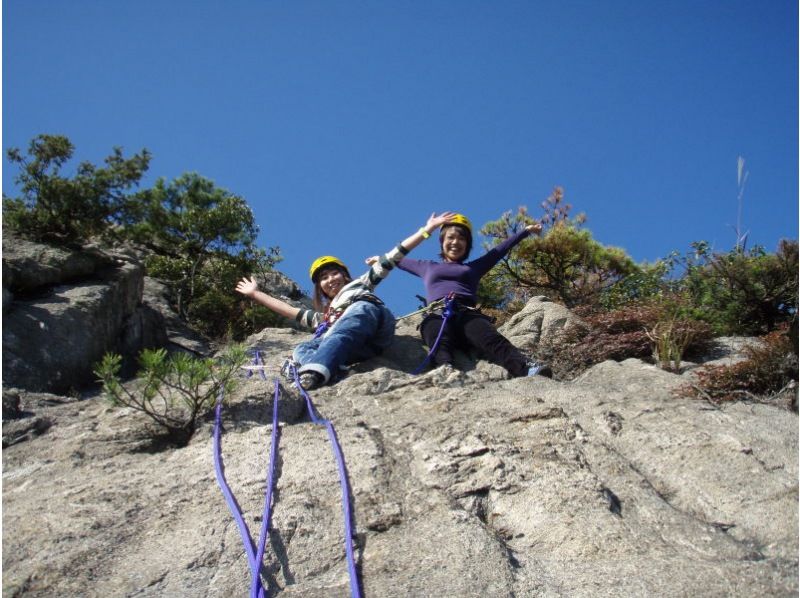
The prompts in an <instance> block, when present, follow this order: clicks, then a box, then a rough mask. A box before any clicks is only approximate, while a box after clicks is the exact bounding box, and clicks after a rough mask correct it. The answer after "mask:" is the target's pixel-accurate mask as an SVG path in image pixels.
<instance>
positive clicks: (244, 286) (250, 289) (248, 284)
mask: <svg viewBox="0 0 800 598" xmlns="http://www.w3.org/2000/svg"><path fill="white" fill-rule="evenodd" d="M257 290H258V283H257V282H256V281H255V280H254V279H252V278H250V279H249V280H248V279H247V277H245V278H242V279H241V280H240V281H239V283H238V284H237V285H236V291H237V292H239V293H241V294H242V295H245V296H246V297H250V296H252V295H253V293H255V292H256V291H257Z"/></svg>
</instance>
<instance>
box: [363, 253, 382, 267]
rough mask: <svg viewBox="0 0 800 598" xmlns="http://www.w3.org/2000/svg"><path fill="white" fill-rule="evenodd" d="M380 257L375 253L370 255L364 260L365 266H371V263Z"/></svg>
mask: <svg viewBox="0 0 800 598" xmlns="http://www.w3.org/2000/svg"><path fill="white" fill-rule="evenodd" d="M378 259H380V258H379V257H378V256H377V255H373V256H372V257H368V258H367V259H365V260H364V261H365V262H366V263H367V266H371V265H372V264H374V263H376V262H377V261H378Z"/></svg>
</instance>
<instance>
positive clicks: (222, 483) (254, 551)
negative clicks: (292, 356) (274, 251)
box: [214, 351, 280, 598]
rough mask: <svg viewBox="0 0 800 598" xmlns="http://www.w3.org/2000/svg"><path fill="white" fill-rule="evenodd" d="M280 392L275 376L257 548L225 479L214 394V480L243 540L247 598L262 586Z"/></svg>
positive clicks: (258, 595) (255, 597)
mask: <svg viewBox="0 0 800 598" xmlns="http://www.w3.org/2000/svg"><path fill="white" fill-rule="evenodd" d="M253 363H254V364H255V365H260V366H263V365H264V362H263V360H262V359H261V355H260V354H259V353H258V351H256V354H255V358H254V359H253ZM259 371H260V373H261V377H262V379H264V380H266V376H265V375H264V370H263V369H261V370H259ZM251 375H252V372H248V377H249V376H251ZM279 395H280V385H279V384H278V380H277V379H275V394H274V396H273V401H272V439H271V447H270V458H269V463H270V464H269V471H268V474H267V489H266V498H265V500H264V514H263V519H262V525H261V532H260V534H259V537H258V544H257V548H256V547H255V546H254V545H253V540H252V537H251V536H250V530H249V529H248V527H247V523H246V522H245V520H244V517H243V516H242V510H241V508H240V507H239V504H238V503H237V502H236V497H235V496H234V495H233V492H232V491H231V488H230V486H229V485H228V482H227V481H226V479H225V469H224V466H223V463H222V448H221V441H220V437H221V429H222V398H223V390H222V389H220V392H219V395H218V397H217V406H216V410H215V418H214V470H215V472H216V475H217V483H218V484H219V487H220V489H221V490H222V494H223V495H224V496H225V500H226V502H227V503H228V508H229V509H230V511H231V514H232V515H233V518H234V520H235V521H236V525H237V526H238V527H239V535H240V536H241V538H242V543H243V544H244V549H245V552H246V553H247V563H248V565H249V567H250V574H251V577H252V582H251V585H250V596H251V598H264V596H265V593H264V587H263V586H262V584H261V562H262V561H263V559H264V551H265V548H266V544H267V537H268V535H269V524H270V518H271V507H272V489H273V486H274V472H275V456H276V453H277V447H278V398H279Z"/></svg>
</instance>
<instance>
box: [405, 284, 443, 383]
mask: <svg viewBox="0 0 800 598" xmlns="http://www.w3.org/2000/svg"><path fill="white" fill-rule="evenodd" d="M451 315H453V296H452V294H450V295H448V296H447V298H446V299H445V300H444V310H442V325H441V327H440V328H439V334H437V335H436V340H435V341H434V342H433V346H432V347H431V350H430V351H428V354H427V355H426V356H425V359H424V360H423V361H422V363H421V364H419V365H418V366H417V369H415V370H414V371H413V372H411V374H412V375H413V376H416V375H417V374H419V373H420V372H421V371H422V370H423V369H424V368H425V366H426V365H427V364H428V362H429V361H430V359H431V357H433V356H434V355H435V354H436V349H438V348H439V341H440V340H441V338H442V333H443V332H444V327H445V326H446V325H447V320H448V319H449V318H450V316H451Z"/></svg>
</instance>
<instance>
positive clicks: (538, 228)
mask: <svg viewBox="0 0 800 598" xmlns="http://www.w3.org/2000/svg"><path fill="white" fill-rule="evenodd" d="M525 230H527V231H528V232H529V233H536V234H537V235H538V234H539V233H541V232H542V225H541V224H540V223H538V222H534V223H533V224H529V225H528V226H526V227H525Z"/></svg>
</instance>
